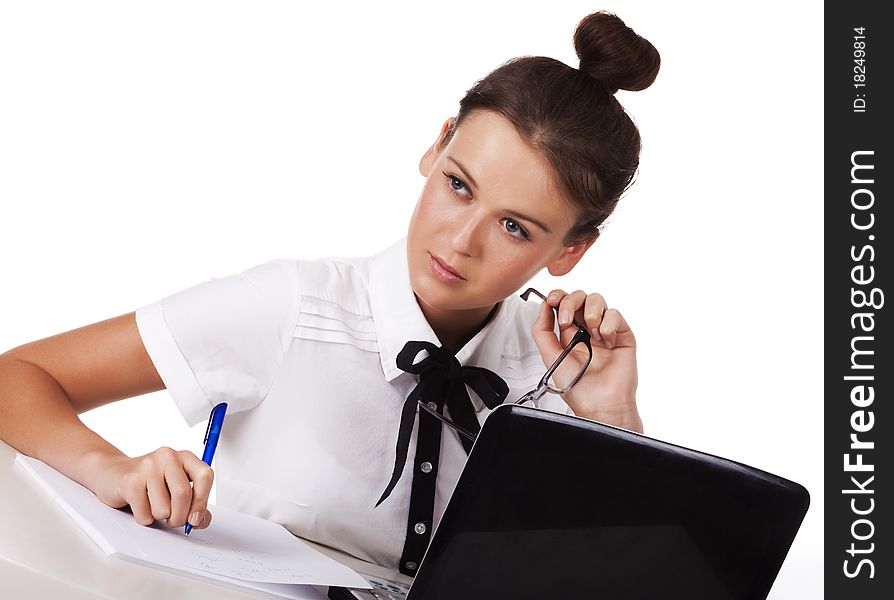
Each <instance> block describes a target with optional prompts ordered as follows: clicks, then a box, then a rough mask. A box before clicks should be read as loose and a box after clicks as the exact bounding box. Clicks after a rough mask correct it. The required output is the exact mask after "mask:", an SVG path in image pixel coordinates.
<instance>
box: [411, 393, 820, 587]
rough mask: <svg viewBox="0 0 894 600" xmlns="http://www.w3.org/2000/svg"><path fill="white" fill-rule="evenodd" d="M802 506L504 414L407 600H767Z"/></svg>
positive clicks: (462, 483) (484, 441)
mask: <svg viewBox="0 0 894 600" xmlns="http://www.w3.org/2000/svg"><path fill="white" fill-rule="evenodd" d="M808 504H809V495H808V492H807V490H806V489H804V488H803V487H802V486H801V485H799V484H797V483H794V482H792V481H788V480H786V479H783V478H781V477H777V476H775V475H772V474H770V473H767V472H765V471H761V470H759V469H755V468H753V467H749V466H746V465H743V464H740V463H737V462H734V461H731V460H727V459H723V458H718V457H716V456H711V455H709V454H705V453H702V452H698V451H695V450H691V449H687V448H683V447H680V446H675V445H673V444H669V443H666V442H661V441H658V440H654V439H651V438H648V437H645V436H642V435H638V434H635V433H631V432H628V431H625V430H622V429H617V428H614V427H610V426H607V425H602V424H598V423H594V422H591V421H588V420H585V419H579V418H576V417H572V416H567V415H560V414H556V413H552V412H548V411H543V410H538V409H533V408H527V407H522V406H516V405H503V406H500V407H498V408H497V409H495V410H494V411H493V412H492V413H491V414H490V416H489V417H488V418H487V420H486V421H485V424H484V426H483V428H482V431H481V433H480V435H479V437H478V439H477V441H476V442H475V446H474V447H473V449H472V452H471V454H470V455H469V459H468V462H467V463H466V466H465V468H464V470H463V472H462V475H461V476H460V479H459V481H458V483H457V486H456V489H455V490H454V493H453V496H452V497H451V499H450V502H449V504H448V506H447V508H446V510H445V513H444V516H443V518H442V519H441V522H440V524H439V526H438V529H437V531H436V532H435V534H434V536H433V538H432V541H431V544H430V545H429V548H428V551H427V553H426V555H425V559H424V560H423V561H422V563H421V564H420V567H419V572H418V573H417V575H416V578H415V580H414V582H413V585H412V587H411V588H410V592H409V595H408V596H407V598H408V600H421V599H427V600H438V599H450V600H455V599H457V598H462V599H464V600H477V599H484V598H488V599H492V598H512V599H513V600H523V599H531V600H535V599H536V600H542V599H544V598H606V599H611V600H625V599H645V598H662V599H664V600H674V599H685V600H699V599H702V598H704V599H710V600H758V599H764V598H766V596H767V594H768V593H769V591H770V587H771V586H772V584H773V581H774V579H775V578H776V575H777V573H778V572H779V568H780V567H781V566H782V561H783V560H784V558H785V556H786V554H787V553H788V550H789V547H790V546H791V544H792V541H793V540H794V537H795V534H796V533H797V531H798V528H799V527H800V525H801V521H802V520H803V518H804V515H805V513H806V512H807V507H808Z"/></svg>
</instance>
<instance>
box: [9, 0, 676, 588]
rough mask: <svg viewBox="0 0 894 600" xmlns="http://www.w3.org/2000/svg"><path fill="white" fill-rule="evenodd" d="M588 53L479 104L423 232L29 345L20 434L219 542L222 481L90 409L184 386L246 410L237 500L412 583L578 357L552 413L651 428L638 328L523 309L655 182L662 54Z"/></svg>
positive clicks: (13, 398) (17, 399) (236, 432)
mask: <svg viewBox="0 0 894 600" xmlns="http://www.w3.org/2000/svg"><path fill="white" fill-rule="evenodd" d="M574 43H575V47H576V49H577V53H578V56H579V57H580V69H574V68H572V67H569V66H567V65H564V64H562V63H560V62H558V61H555V60H552V59H549V58H543V57H524V58H519V59H514V60H511V61H509V62H507V63H506V64H504V65H502V66H501V67H499V68H498V69H496V70H495V71H493V72H492V73H490V74H489V75H488V76H487V77H485V78H484V79H482V80H480V81H479V82H477V83H476V84H475V85H474V86H473V87H472V89H470V90H469V91H468V93H467V94H466V96H465V97H464V98H463V99H462V101H461V102H460V110H459V112H458V114H457V115H456V117H451V118H449V119H447V120H446V121H445V122H444V124H443V125H442V127H441V129H440V131H439V132H438V135H437V137H436V139H435V140H434V143H433V144H432V146H431V147H430V148H429V149H428V150H427V151H426V152H425V154H424V156H423V157H422V159H421V161H420V164H419V169H420V172H421V174H422V175H423V176H424V177H425V178H426V181H425V185H424V187H423V189H422V193H421V195H420V197H419V200H418V203H417V205H416V209H415V211H414V213H413V215H412V218H411V219H410V223H409V228H408V233H407V237H406V239H404V240H400V241H399V242H397V243H396V244H394V245H393V246H391V247H390V248H388V249H386V250H384V251H383V252H380V253H379V254H376V255H374V256H371V257H366V258H357V259H323V260H316V261H302V260H276V261H271V262H268V263H265V264H263V265H259V266H257V267H254V268H252V269H249V270H248V271H246V272H244V273H241V274H238V275H234V276H232V277H226V278H221V279H213V280H211V281H208V282H205V283H202V284H200V285H197V286H195V287H193V288H190V289H187V290H184V291H182V292H179V293H177V294H174V295H172V296H170V297H168V298H165V299H162V300H161V301H159V302H157V303H154V304H151V305H149V306H145V307H142V308H140V309H138V310H137V311H135V312H134V313H130V314H127V315H122V316H120V317H116V318H113V319H110V320H107V321H103V322H100V323H96V324H93V325H89V326H87V327H83V328H81V329H77V330H74V331H70V332H67V333H63V334H60V335H57V336H54V337H50V338H47V339H43V340H38V341H35V342H32V343H30V344H26V345H24V346H21V347H18V348H15V349H13V350H10V351H9V352H7V353H5V354H4V355H2V357H0V437H2V438H3V439H4V440H6V441H7V442H8V443H10V444H11V445H12V446H14V447H16V448H18V449H19V450H20V451H22V452H24V453H25V454H28V455H31V456H34V457H36V458H39V459H41V460H43V461H45V462H46V463H48V464H50V465H52V466H53V467H55V468H56V469H58V470H59V471H61V472H62V473H65V474H66V475H68V476H69V477H71V478H72V479H74V480H76V481H78V482H80V483H82V484H83V485H85V486H86V487H88V488H89V489H91V490H92V491H93V492H94V493H95V494H96V495H97V497H99V499H100V500H102V501H103V502H105V503H106V504H108V505H110V506H113V507H124V506H128V505H129V506H130V508H131V509H132V511H133V514H134V518H135V519H136V520H137V521H138V522H139V523H141V524H145V525H148V524H150V523H152V522H154V521H155V520H159V519H165V520H167V523H168V524H169V525H170V526H174V527H181V526H183V525H184V524H185V523H186V522H187V521H188V522H189V523H191V524H192V525H193V526H194V527H196V528H204V527H207V526H208V525H209V524H210V523H211V514H210V512H209V511H208V510H207V501H208V495H209V492H210V488H211V483H212V479H213V476H214V474H213V473H212V471H211V469H210V468H209V467H208V466H207V465H205V464H204V463H203V462H201V461H200V460H199V459H198V458H197V457H196V456H195V455H193V454H192V453H190V452H185V451H181V452H176V451H174V450H171V449H169V448H161V449H158V450H156V451H154V452H151V453H150V454H147V455H145V456H141V457H136V458H131V457H128V456H125V455H124V454H123V453H121V452H120V451H119V450H117V449H116V448H114V447H113V446H111V445H110V444H109V443H108V442H106V441H105V440H103V439H102V438H100V437H99V436H98V435H96V434H95V433H94V432H92V431H90V430H89V429H87V428H86V427H85V426H84V425H83V424H82V423H81V421H80V420H79V419H78V416H77V415H78V414H79V413H81V412H84V411H87V410H90V409H92V408H95V407H98V406H101V405H104V404H106V403H109V402H112V401H115V400H119V399H122V398H127V397H131V396H136V395H140V394H145V393H148V392H152V391H157V390H161V389H165V388H167V389H168V390H169V392H170V394H171V396H172V397H173V398H174V401H175V402H176V403H177V406H178V408H179V409H180V410H181V412H182V413H183V415H184V417H185V418H186V420H187V421H188V422H189V423H190V424H195V423H198V422H200V421H202V420H203V419H206V418H207V417H208V412H209V410H210V409H211V407H212V406H214V405H216V404H218V403H219V402H227V403H228V406H229V410H228V416H227V422H226V428H225V433H224V436H223V439H222V441H221V444H220V446H219V449H218V454H217V457H216V460H217V463H216V465H217V466H218V467H219V469H218V470H219V472H220V476H219V477H218V492H217V493H218V501H219V502H220V503H221V504H227V505H230V506H232V507H234V508H237V509H239V510H242V511H245V512H249V513H252V514H256V515H259V516H262V517H265V518H269V519H272V520H274V521H277V522H279V523H282V524H283V525H284V526H285V527H287V528H288V529H289V530H291V531H292V532H294V533H295V534H296V535H300V536H302V537H305V538H308V539H312V540H315V541H318V542H321V543H323V544H326V545H330V546H334V547H337V548H340V549H342V550H344V551H347V552H349V553H351V554H354V555H356V556H358V557H360V558H364V559H367V560H371V561H374V562H377V563H379V564H382V565H385V566H390V567H398V568H400V570H401V571H402V572H404V573H406V574H409V575H412V574H414V572H415V569H416V566H417V565H418V562H419V560H420V559H421V556H422V553H423V552H424V551H425V547H426V545H427V543H428V541H429V539H430V536H431V532H432V530H433V528H434V527H435V526H436V525H437V522H438V519H439V518H440V515H441V513H442V512H443V510H444V507H445V505H446V502H447V500H448V498H449V496H450V494H451V492H452V490H453V486H454V485H455V483H456V480H457V478H458V477H459V473H460V471H461V469H462V465H463V463H464V460H465V457H466V455H467V452H468V449H469V447H470V441H469V439H468V438H469V436H468V435H466V434H468V433H471V436H474V433H475V432H476V431H477V429H478V428H479V427H480V423H482V422H483V420H484V418H485V417H486V415H487V413H488V412H489V410H490V409H491V408H493V407H494V406H496V405H497V404H498V403H500V402H503V401H514V400H516V399H518V398H520V397H522V396H523V395H524V394H526V393H527V392H529V391H531V390H532V389H534V388H537V387H538V383H539V382H540V380H541V378H542V377H543V375H544V372H545V371H546V370H547V368H548V367H551V366H552V365H553V364H554V362H555V361H556V360H557V358H559V357H561V356H562V355H563V351H564V349H565V348H566V347H567V346H569V344H570V343H572V342H578V343H576V344H575V345H574V346H573V347H572V348H571V352H570V353H569V354H567V356H564V357H563V360H562V361H561V364H560V365H559V366H558V368H557V370H556V371H555V373H554V376H553V378H552V380H553V382H554V384H555V385H556V386H558V388H559V389H562V390H563V392H564V393H562V394H561V395H556V394H553V395H549V394H547V395H545V396H543V397H542V398H540V399H539V400H538V401H537V404H538V405H539V406H541V407H543V408H547V409H551V410H559V411H572V412H573V413H574V414H576V415H578V416H581V417H585V418H589V419H594V420H598V421H602V422H606V423H609V424H612V425H616V426H620V427H624V428H627V429H632V430H635V431H641V430H642V424H641V421H640V417H639V415H638V412H637V408H636V398H635V390H636V359H635V346H636V342H635V338H634V335H633V332H632V331H631V329H630V327H629V326H628V325H627V323H626V321H625V320H624V318H623V316H622V315H621V313H620V312H619V311H618V310H617V309H614V308H609V307H608V306H607V304H606V301H605V299H604V298H602V296H600V295H599V294H595V293H593V294H587V293H585V292H583V291H576V292H573V293H570V294H567V293H565V292H564V291H562V290H558V289H557V290H553V291H552V292H550V293H549V295H548V297H547V299H546V302H544V303H539V302H537V298H536V294H533V293H532V295H528V296H527V301H526V300H523V299H521V298H520V297H519V296H517V295H515V293H516V291H517V290H519V289H521V288H523V287H524V285H525V283H526V282H527V281H528V280H529V279H530V278H531V277H533V276H534V275H535V274H536V273H538V272H539V271H540V270H541V269H543V268H546V269H548V270H549V272H550V273H551V274H552V275H564V274H566V273H568V272H569V271H570V270H571V269H572V268H574V266H575V265H576V264H577V263H578V261H579V260H580V259H581V257H582V256H583V255H584V254H585V252H586V251H587V249H588V248H589V247H590V246H591V245H592V244H593V242H594V241H595V240H596V238H597V237H598V235H599V227H600V225H601V224H602V223H603V221H604V220H605V219H606V217H607V216H608V215H609V214H610V213H611V212H612V210H613V208H614V206H615V204H616V203H617V201H618V199H619V197H620V196H621V194H622V193H623V192H624V191H625V190H626V189H627V187H628V186H629V185H630V183H631V181H632V179H633V176H634V173H635V172H636V169H637V165H638V160H639V158H638V157H639V149H640V138H639V133H638V131H637V129H636V127H635V126H634V124H633V123H632V121H631V120H630V119H629V117H628V116H627V115H626V113H625V112H624V110H623V108H622V107H621V105H620V104H619V103H618V101H617V100H616V99H615V97H614V93H615V92H616V91H617V90H618V89H627V90H641V89H644V88H646V87H648V86H649V85H650V84H651V82H652V81H653V80H654V78H655V76H656V75H657V71H658V67H659V55H658V53H657V51H656V50H655V48H654V47H653V46H652V45H651V44H650V43H649V42H648V41H646V40H645V39H643V38H642V37H640V36H638V35H637V34H636V33H635V32H633V31H632V30H631V29H629V28H628V27H626V25H625V24H624V23H623V22H622V21H621V20H620V19H618V18H617V17H616V16H614V15H610V14H606V13H596V14H593V15H590V16H588V17H586V18H585V19H583V20H582V21H581V23H580V24H579V26H578V28H577V30H576V32H575V35H574ZM556 320H557V321H558V323H556ZM557 326H558V334H557V333H556V327H557ZM575 336H576V337H575ZM581 341H583V343H580V342H581ZM591 356H592V359H590V358H591ZM442 421H446V422H447V425H446V426H445V425H442Z"/></svg>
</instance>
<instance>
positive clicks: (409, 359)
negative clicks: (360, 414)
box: [376, 341, 509, 506]
mask: <svg viewBox="0 0 894 600" xmlns="http://www.w3.org/2000/svg"><path fill="white" fill-rule="evenodd" d="M423 350H425V351H426V352H428V356H427V357H425V358H424V359H422V360H420V361H419V362H418V363H417V362H414V361H415V360H416V356H418V354H419V353H420V352H422V351H423ZM397 367H398V368H399V369H401V370H402V371H406V372H407V373H412V374H414V375H419V383H418V384H417V385H416V387H415V388H414V389H413V391H412V392H410V395H409V396H407V400H406V402H404V407H403V410H402V411H401V417H400V428H399V429H398V433H397V451H396V455H395V458H394V472H393V473H392V474H391V481H390V482H389V483H388V487H387V488H385V491H384V493H382V497H381V498H379V501H378V502H376V506H378V505H379V504H381V503H382V502H383V501H384V500H385V498H387V497H388V496H390V495H391V492H392V490H394V486H395V485H397V482H398V480H399V479H400V476H401V473H403V470H404V464H406V462H407V452H408V451H409V447H410V437H411V435H412V433H413V422H414V421H415V416H416V410H417V407H418V402H419V400H420V399H421V400H422V402H424V403H426V404H428V403H431V402H433V403H434V404H435V406H436V407H437V410H438V411H439V412H440V411H442V410H443V408H444V406H445V405H446V406H447V408H449V409H450V416H451V418H452V419H453V421H455V422H456V424H457V425H460V426H461V427H464V428H466V429H467V430H469V431H471V432H473V433H478V431H480V429H481V426H480V425H479V424H478V418H477V417H476V416H475V409H474V407H473V406H472V400H471V399H470V398H469V393H468V392H467V391H466V386H467V385H468V386H469V387H470V388H472V389H473V390H475V393H476V394H478V397H479V398H481V401H482V402H484V404H485V406H487V407H488V408H490V409H494V408H496V407H498V406H499V405H500V404H502V403H503V400H505V399H506V396H507V395H508V394H509V386H508V385H506V382H505V381H503V380H502V379H501V378H500V376H499V375H497V374H496V373H494V372H493V371H490V370H488V369H485V368H483V367H464V366H462V365H461V364H459V361H458V360H457V359H456V357H455V356H454V355H453V354H452V353H451V352H450V351H449V350H447V349H445V348H443V347H440V348H439V347H437V346H435V345H434V344H432V343H431V342H417V341H410V342H407V343H406V344H405V345H404V347H403V349H402V350H401V351H400V353H399V354H398V355H397ZM428 416H429V417H431V415H428ZM431 418H432V419H434V417H431ZM460 440H461V441H462V443H463V447H464V448H465V450H466V453H468V452H469V451H470V450H471V449H472V442H471V441H470V440H467V439H466V438H464V437H460Z"/></svg>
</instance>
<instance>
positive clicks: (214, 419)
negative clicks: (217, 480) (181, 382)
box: [186, 402, 227, 535]
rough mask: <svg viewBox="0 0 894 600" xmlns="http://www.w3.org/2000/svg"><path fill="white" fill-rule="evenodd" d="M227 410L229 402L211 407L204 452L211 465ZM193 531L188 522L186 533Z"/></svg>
mask: <svg viewBox="0 0 894 600" xmlns="http://www.w3.org/2000/svg"><path fill="white" fill-rule="evenodd" d="M226 412H227V403H226V402H221V403H220V404H218V405H217V406H215V407H214V408H212V409H211V416H210V417H208V429H206V430H205V442H204V443H205V452H204V453H203V454H202V462H204V463H205V464H206V465H208V466H209V467H210V466H211V461H212V460H214V451H215V450H217V441H218V440H219V439H220V430H221V429H222V428H223V420H224V414H226ZM190 531H192V524H191V523H187V524H186V535H189V532H190Z"/></svg>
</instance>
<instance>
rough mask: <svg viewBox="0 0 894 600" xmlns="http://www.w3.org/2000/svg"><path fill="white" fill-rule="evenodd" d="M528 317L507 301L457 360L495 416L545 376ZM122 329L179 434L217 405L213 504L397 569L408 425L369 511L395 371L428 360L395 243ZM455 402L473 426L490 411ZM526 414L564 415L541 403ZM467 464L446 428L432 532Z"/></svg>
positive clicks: (165, 305) (390, 440) (401, 397)
mask: <svg viewBox="0 0 894 600" xmlns="http://www.w3.org/2000/svg"><path fill="white" fill-rule="evenodd" d="M537 308H538V307H537V305H536V304H535V303H531V302H525V301H523V300H521V299H520V298H519V297H518V296H512V297H510V298H508V299H506V300H505V301H504V302H503V303H502V304H501V305H500V308H499V310H498V311H497V313H496V315H495V316H494V317H493V318H492V319H491V320H490V322H489V323H488V324H487V325H486V326H485V327H484V328H483V329H482V330H481V331H480V332H479V333H478V334H477V335H476V336H475V337H474V338H473V339H472V340H471V341H469V342H468V343H467V344H466V345H465V346H464V347H463V348H462V349H461V350H460V351H459V352H458V353H457V355H456V357H457V359H458V360H459V362H460V363H461V364H463V365H470V366H479V367H484V368H487V369H490V370H491V371H494V372H495V373H497V374H498V375H500V376H501V377H502V378H503V379H504V380H505V381H506V383H507V384H508V385H509V396H508V397H507V401H514V400H516V399H517V398H519V397H520V396H521V395H522V394H524V393H525V392H527V391H529V390H530V389H532V388H533V387H534V386H535V385H536V384H537V382H538V381H539V379H540V378H541V377H542V376H543V373H544V372H545V370H546V367H545V366H544V364H543V361H542V360H541V358H540V353H539V351H538V350H537V347H536V346H535V344H534V341H533V339H532V337H531V326H532V324H533V322H534V320H535V318H536V314H537ZM136 319H137V325H138V327H139V331H140V336H141V337H142V340H143V343H144V344H145V346H146V350H147V351H148V353H149V356H150V357H151V359H152V362H153V363H154V365H155V367H156V369H157V370H158V373H159V375H160V376H161V378H162V380H163V381H164V383H165V385H166V387H167V389H168V390H169V392H170V394H171V396H172V397H173V399H174V401H175V402H176V404H177V407H178V408H179V409H180V411H181V413H182V414H183V416H184V418H185V419H186V421H187V422H188V423H189V424H190V425H195V424H197V423H199V422H201V421H203V420H205V419H207V418H208V415H209V412H210V410H211V408H212V407H213V406H214V405H216V404H217V403H219V402H227V403H228V404H229V407H228V411H227V417H226V420H225V422H224V427H223V432H222V434H221V439H220V444H219V446H218V448H217V454H216V456H215V463H214V467H215V473H216V485H217V501H218V503H220V504H221V505H226V506H228V507H232V508H234V509H237V510H240V511H242V512H246V513H249V514H253V515H257V516H260V517H263V518H267V519H270V520H272V521H275V522H277V523H281V524H282V525H283V526H285V527H286V528H287V529H288V530H290V531H291V532H293V533H294V534H295V535H298V536H301V537H303V538H307V539H310V540H314V541H316V542H319V543H322V544H325V545H327V546H331V547H334V548H338V549H340V550H343V551H345V552H348V553H350V554H353V555H354V556H357V557H359V558H361V559H364V560H368V561H372V562H375V563H378V564H380V565H383V566H386V567H390V568H392V569H396V568H397V563H398V560H399V559H400V555H401V550H402V548H403V544H404V538H405V536H406V527H407V510H408V506H409V496H410V486H411V483H412V473H411V471H412V469H413V468H414V467H413V454H414V451H415V447H416V427H417V426H418V420H417V423H416V425H414V431H413V436H412V438H411V441H410V451H409V457H408V460H407V462H406V464H405V465H404V471H403V474H402V476H401V479H400V481H399V482H398V484H397V487H396V488H395V489H394V491H393V492H392V493H391V495H390V497H389V498H388V499H386V500H385V501H384V502H383V503H382V504H381V505H380V506H378V507H375V504H376V501H377V500H378V498H379V496H380V495H381V494H382V492H383V491H384V489H385V487H386V485H387V484H388V481H389V480H390V477H391V472H392V470H393V468H394V460H395V445H396V442H397V432H398V424H399V422H400V413H401V408H402V406H403V403H404V401H405V399H406V397H407V395H408V394H409V393H410V392H411V391H412V390H413V388H414V387H415V386H416V384H417V382H418V378H417V376H415V375H411V374H409V373H405V372H403V371H401V370H400V369H398V368H397V365H396V363H395V360H396V357H397V354H398V353H399V352H400V350H401V349H402V348H403V346H404V344H405V343H406V342H407V341H409V340H424V341H429V342H432V343H434V344H436V345H438V346H440V345H441V343H440V341H439V340H438V338H437V337H436V335H435V333H434V332H433V331H432V329H431V327H430V326H429V324H428V322H427V321H426V319H425V316H424V315H423V314H422V311H421V310H420V308H419V305H418V304H417V303H416V299H415V296H414V294H413V291H412V289H411V287H410V283H409V273H408V269H407V252H406V240H405V239H404V240H401V241H399V242H397V243H396V244H394V245H393V246H391V247H390V248H388V249H386V250H385V251H383V252H381V253H379V254H377V255H375V256H372V257H365V258H354V259H344V258H327V259H320V260H291V259H279V260H273V261H270V262H267V263H265V264H262V265H258V266H256V267H253V268H251V269H248V270H247V271H245V272H243V273H240V274H238V275H233V276H230V277H223V278H214V279H211V280H210V281H207V282H205V283H201V284H199V285H196V286H194V287H191V288H188V289H186V290H183V291H181V292H178V293H176V294H173V295H171V296H169V297H167V298H164V299H162V300H160V301H158V302H155V303H153V304H149V305H147V306H144V307H141V308H139V309H138V310H137V311H136ZM468 391H469V396H470V398H471V400H472V404H473V405H474V407H475V409H476V411H477V415H478V419H479V422H482V423H483V421H484V418H485V416H486V415H487V413H488V412H489V410H488V409H487V408H486V407H485V406H484V404H483V403H482V402H481V400H480V399H479V398H478V397H477V395H476V394H475V392H474V391H472V390H471V388H468ZM540 406H541V407H542V408H546V409H549V410H555V411H557V412H563V413H567V412H570V410H569V409H568V407H567V405H566V404H565V403H564V402H563V401H562V399H561V398H559V397H558V396H554V395H547V396H545V397H544V398H543V399H542V401H541V402H540ZM465 460H466V453H465V451H464V450H463V448H462V444H461V443H460V440H459V437H458V436H457V434H456V432H455V431H453V430H452V429H450V428H447V427H445V428H444V430H443V433H442V441H441V454H440V458H439V463H440V466H439V471H438V482H437V490H436V496H435V512H434V523H435V525H436V524H437V523H438V522H439V521H440V518H441V516H442V514H443V512H444V508H445V506H446V504H447V501H448V500H449V498H450V495H451V493H452V492H453V488H454V486H455V485H456V481H457V479H458V478H459V474H460V471H461V470H462V467H463V464H464V463H465Z"/></svg>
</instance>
